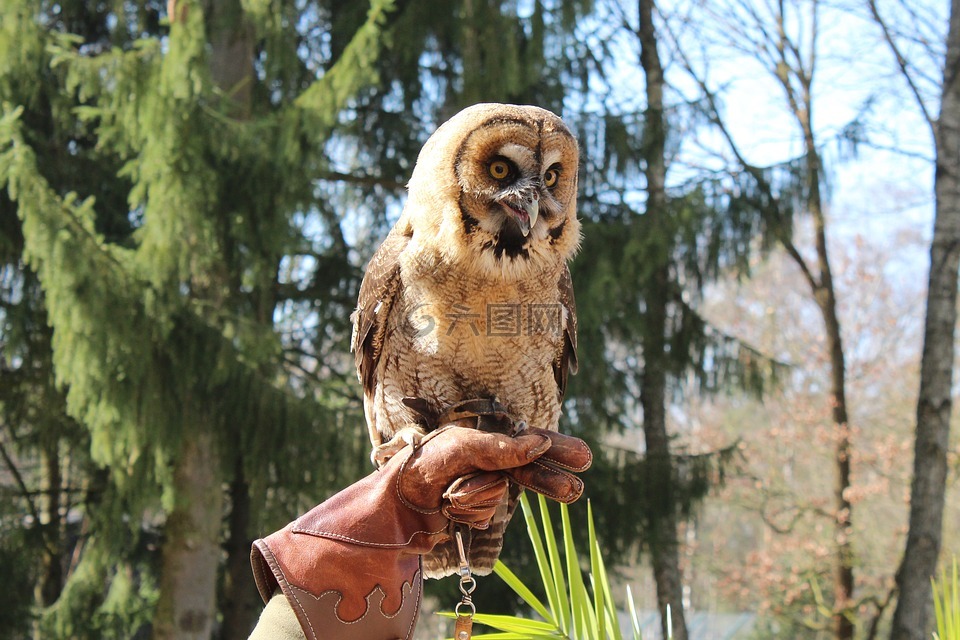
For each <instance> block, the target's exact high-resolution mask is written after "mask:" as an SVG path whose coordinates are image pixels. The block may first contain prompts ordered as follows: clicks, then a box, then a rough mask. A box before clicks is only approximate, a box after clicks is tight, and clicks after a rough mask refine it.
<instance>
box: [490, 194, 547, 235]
mask: <svg viewBox="0 0 960 640" xmlns="http://www.w3.org/2000/svg"><path fill="white" fill-rule="evenodd" d="M500 204H502V205H503V206H504V207H505V208H506V209H507V210H508V211H509V212H510V214H511V215H512V216H513V219H514V220H516V221H517V226H518V227H520V233H522V234H523V237H524V238H526V237H527V236H528V235H530V229H532V228H533V225H535V224H537V218H538V217H540V198H539V196H537V194H533V195H531V196H527V197H525V198H522V199H521V200H520V201H519V202H517V203H516V204H515V203H513V202H510V201H509V200H502V201H501V202H500Z"/></svg>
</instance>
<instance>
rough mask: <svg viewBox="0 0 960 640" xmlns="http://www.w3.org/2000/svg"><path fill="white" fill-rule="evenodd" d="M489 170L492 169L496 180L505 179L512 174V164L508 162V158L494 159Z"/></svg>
mask: <svg viewBox="0 0 960 640" xmlns="http://www.w3.org/2000/svg"><path fill="white" fill-rule="evenodd" d="M488 170H489V171H490V175H491V176H492V177H493V178H494V179H496V180H503V179H504V178H506V177H507V176H508V175H510V165H509V164H507V162H506V160H494V161H493V162H491V163H490V167H489V169H488Z"/></svg>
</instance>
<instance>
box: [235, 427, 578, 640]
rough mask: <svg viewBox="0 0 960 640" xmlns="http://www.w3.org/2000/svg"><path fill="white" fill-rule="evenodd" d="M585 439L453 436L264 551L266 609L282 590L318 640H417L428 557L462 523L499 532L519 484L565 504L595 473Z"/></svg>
mask: <svg viewBox="0 0 960 640" xmlns="http://www.w3.org/2000/svg"><path fill="white" fill-rule="evenodd" d="M591 461H592V454H591V453H590V449H589V448H588V447H587V446H586V444H585V443H584V442H583V441H582V440H579V439H578V438H573V437H571V436H564V435H562V434H558V433H555V432H550V431H545V430H542V429H527V430H525V431H524V432H523V433H521V434H520V435H518V436H516V437H510V436H507V435H503V434H500V433H486V432H483V431H479V430H476V429H470V428H464V427H460V426H446V427H443V428H441V429H438V430H437V431H434V432H432V433H430V434H428V435H427V436H426V437H424V439H423V441H422V442H421V443H420V446H419V447H417V448H416V449H413V448H412V447H406V448H404V449H403V450H401V452H400V453H398V454H397V455H396V456H394V457H393V458H392V459H390V461H389V462H387V463H386V464H385V465H384V466H383V467H382V468H381V469H380V470H379V471H377V472H374V473H372V474H370V475H369V476H367V477H366V478H364V479H362V480H360V481H358V482H356V483H355V484H353V485H351V486H349V487H347V488H346V489H344V490H343V491H341V492H340V493H338V494H336V495H334V496H333V497H331V498H330V499H329V500H327V501H326V502H324V503H322V504H320V505H318V506H317V507H314V508H313V509H312V510H311V511H310V512H308V513H307V514H305V515H304V516H301V517H300V518H298V519H297V520H295V521H294V522H292V523H290V524H289V525H287V526H286V527H285V528H283V529H281V530H280V531H278V532H276V533H274V534H272V535H270V536H268V537H267V538H265V539H262V540H257V541H255V542H254V543H253V551H252V556H251V561H252V564H253V573H254V578H255V579H256V582H257V588H258V589H259V591H260V595H261V597H262V598H263V599H264V602H266V601H268V600H269V599H270V597H271V595H272V594H273V593H274V592H275V590H276V589H277V587H279V588H280V589H281V590H282V591H283V593H284V595H285V596H286V597H287V599H288V601H289V602H290V605H291V607H292V608H293V610H294V612H295V613H296V615H297V618H298V620H299V621H300V625H301V626H302V627H303V631H304V634H305V636H306V638H307V640H315V639H317V638H323V639H324V640H332V639H336V638H354V639H381V638H384V639H385V638H409V637H410V636H411V635H412V633H413V628H414V625H415V623H416V619H417V615H418V613H419V608H420V596H421V591H422V579H421V567H420V556H421V555H422V554H423V553H426V552H428V551H429V550H430V549H432V548H433V546H434V545H436V544H437V543H438V542H440V541H441V540H445V539H447V538H448V537H449V535H450V530H451V523H462V524H465V525H467V526H469V527H472V528H484V527H486V526H487V525H488V524H489V521H490V518H491V517H492V516H493V513H494V511H495V509H496V506H497V505H498V504H499V503H500V502H501V501H502V500H503V497H504V495H505V493H506V491H507V487H508V481H507V478H506V477H505V475H504V473H506V474H507V475H509V476H510V477H511V478H513V479H514V480H515V481H516V482H517V483H518V484H521V485H523V486H525V487H528V488H530V489H532V490H534V491H538V492H540V493H543V494H544V495H547V496H549V497H552V498H554V499H557V500H562V501H564V502H573V501H574V500H576V499H577V498H579V497H580V494H581V493H582V491H583V483H582V481H581V480H580V479H579V478H577V477H576V476H574V475H573V474H572V473H570V472H569V471H571V470H573V471H583V470H585V469H587V468H589V466H590V463H591Z"/></svg>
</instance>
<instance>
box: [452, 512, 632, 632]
mask: <svg viewBox="0 0 960 640" xmlns="http://www.w3.org/2000/svg"><path fill="white" fill-rule="evenodd" d="M538 503H539V507H540V508H539V512H540V513H539V518H538V517H537V514H535V513H534V510H533V507H532V505H531V504H530V501H529V499H528V498H527V496H526V494H524V495H521V497H520V505H521V507H522V509H523V516H524V520H525V521H526V524H527V533H528V534H529V536H530V541H531V542H532V543H533V551H534V557H535V558H536V561H537V568H538V569H539V571H540V580H541V585H540V589H541V590H542V593H543V594H545V596H546V597H545V598H540V597H538V596H537V595H536V594H535V593H534V590H533V589H531V588H530V587H528V586H527V585H525V584H524V583H523V582H522V581H521V580H520V579H519V578H518V577H517V576H516V574H514V573H513V571H511V570H510V569H509V568H508V567H507V566H506V565H505V564H503V563H502V562H499V561H498V562H497V564H496V565H495V566H494V568H493V571H494V573H496V574H497V575H498V576H500V579H502V580H503V581H504V582H505V583H506V584H507V586H509V587H510V588H511V589H513V591H514V592H515V593H516V594H517V595H518V596H519V597H520V598H521V599H522V600H523V601H524V602H525V603H526V604H527V605H528V606H529V607H530V608H531V609H532V611H533V612H535V613H536V614H537V615H538V616H539V617H540V618H542V619H541V620H533V619H529V618H521V617H518V616H504V615H490V614H483V613H478V614H476V616H474V621H475V622H476V623H478V624H483V625H486V626H488V627H491V628H492V629H495V630H496V632H495V633H487V634H480V635H476V636H474V638H483V639H485V640H501V639H502V640H508V639H513V638H517V639H520V638H566V639H567V640H606V639H607V638H610V639H612V640H621V638H623V637H624V636H623V634H622V632H621V629H620V618H619V615H618V610H617V605H616V602H615V601H614V598H613V593H612V590H611V588H610V580H609V578H608V576H607V570H606V566H605V565H604V562H603V556H602V554H601V553H600V543H599V541H598V539H597V532H596V528H595V527H594V522H593V509H592V508H591V506H590V503H589V502H588V503H587V526H588V531H589V536H590V537H589V546H590V550H589V555H586V554H585V556H584V557H581V556H580V555H579V553H578V552H577V549H576V545H575V544H574V541H573V525H572V523H571V520H570V510H569V508H568V507H567V505H565V504H561V505H560V522H561V530H562V532H563V536H562V539H561V540H558V539H557V537H556V535H555V534H554V528H553V520H552V517H551V515H550V509H549V508H548V505H547V501H546V499H545V498H544V497H543V496H538ZM587 558H589V573H588V575H587V579H586V580H585V579H584V575H583V568H582V566H584V565H586V564H587ZM587 582H589V588H588V586H587ZM627 603H628V607H629V618H630V627H631V629H630V630H631V631H632V634H631V636H630V637H632V638H633V640H642V636H641V633H640V620H639V617H638V615H637V610H636V607H635V606H634V603H633V597H632V594H631V593H630V590H629V587H628V588H627ZM441 615H445V616H448V617H453V616H454V614H452V613H443V614H441Z"/></svg>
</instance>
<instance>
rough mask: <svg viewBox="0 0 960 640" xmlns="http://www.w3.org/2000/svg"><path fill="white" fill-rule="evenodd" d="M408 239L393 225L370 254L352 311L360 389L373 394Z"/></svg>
mask: <svg viewBox="0 0 960 640" xmlns="http://www.w3.org/2000/svg"><path fill="white" fill-rule="evenodd" d="M409 242H410V235H409V234H406V233H403V232H401V231H400V230H399V229H397V228H396V227H394V229H393V230H392V231H391V232H390V234H389V235H387V237H386V239H385V240H384V241H383V244H382V245H380V248H379V249H377V252H376V253H375V254H373V257H372V258H370V263H369V264H368V265H367V271H366V273H365V274H364V276H363V282H361V283H360V295H359V296H358V299H357V309H356V311H354V312H353V316H352V317H351V319H352V320H353V341H352V344H351V349H353V352H354V357H355V358H356V365H357V376H358V377H359V378H360V383H361V384H362V385H363V392H364V394H365V395H367V396H372V395H373V392H374V389H375V388H376V386H377V379H376V371H377V363H378V362H379V361H380V354H381V353H382V351H383V336H384V333H385V332H386V328H387V318H388V317H389V315H390V309H391V308H392V307H393V303H394V300H395V299H396V297H397V294H398V292H399V291H400V260H399V257H400V254H401V253H402V252H403V250H404V249H405V248H406V246H407V243H409Z"/></svg>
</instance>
